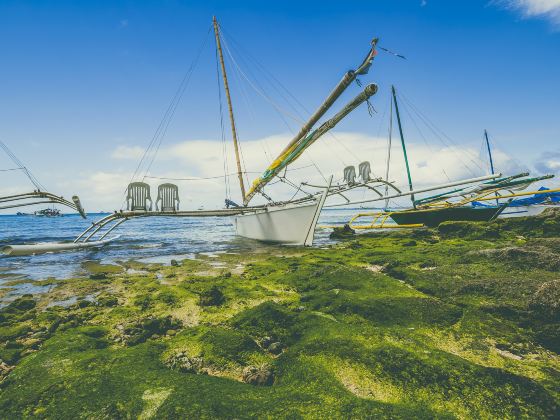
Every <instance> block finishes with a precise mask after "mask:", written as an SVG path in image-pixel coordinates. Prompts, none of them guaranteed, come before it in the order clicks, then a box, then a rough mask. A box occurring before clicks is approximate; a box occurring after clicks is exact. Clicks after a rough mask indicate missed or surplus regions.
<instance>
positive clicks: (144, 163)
mask: <svg viewBox="0 0 560 420" xmlns="http://www.w3.org/2000/svg"><path fill="white" fill-rule="evenodd" d="M211 31H212V26H210V27H209V28H208V32H207V34H206V37H205V38H204V40H203V41H202V44H201V46H200V47H199V49H198V52H197V54H196V55H195V58H194V60H193V61H192V63H191V65H190V67H189V68H188V70H187V71H186V73H185V75H184V76H183V79H182V80H181V83H180V84H179V87H178V88H177V90H176V92H175V94H174V95H173V98H172V100H171V102H170V103H169V105H168V107H167V109H166V111H165V113H164V115H163V117H162V119H161V121H160V123H159V124H158V127H157V128H156V131H155V132H154V134H153V136H152V139H151V140H150V142H149V143H148V147H147V148H146V149H145V150H144V153H143V155H142V157H141V159H140V161H139V162H138V165H137V166H136V169H135V170H134V172H133V174H132V176H131V178H130V181H129V183H132V182H133V181H134V179H135V178H136V177H137V176H139V175H140V174H141V173H142V172H143V173H144V176H143V177H142V181H144V179H145V178H146V177H147V175H148V172H149V170H150V168H151V166H152V164H153V162H154V159H155V157H156V155H157V153H158V151H159V148H160V146H161V143H162V141H163V138H164V136H165V134H166V132H167V128H168V127H169V124H170V122H171V120H172V119H173V116H174V114H175V111H176V110H177V106H178V105H179V102H180V101H181V98H182V97H183V94H184V93H185V90H186V89H187V86H188V85H189V82H190V79H191V76H192V74H193V71H194V69H195V67H196V65H197V64H198V61H199V59H200V56H201V54H202V51H203V49H204V47H205V46H206V44H207V42H208V38H209V35H210V33H211ZM150 152H152V157H151V159H150V157H149V155H150ZM148 160H149V161H148ZM127 188H128V186H127V187H126V188H125V190H124V191H123V195H124V196H126V193H127ZM125 201H126V199H125ZM125 201H123V204H124V202H125Z"/></svg>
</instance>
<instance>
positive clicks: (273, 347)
mask: <svg viewBox="0 0 560 420" xmlns="http://www.w3.org/2000/svg"><path fill="white" fill-rule="evenodd" d="M267 350H268V351H269V352H270V353H272V354H275V355H278V354H280V353H282V350H284V345H283V344H282V343H281V342H279V341H275V342H274V343H271V344H270V345H269V346H268V348H267Z"/></svg>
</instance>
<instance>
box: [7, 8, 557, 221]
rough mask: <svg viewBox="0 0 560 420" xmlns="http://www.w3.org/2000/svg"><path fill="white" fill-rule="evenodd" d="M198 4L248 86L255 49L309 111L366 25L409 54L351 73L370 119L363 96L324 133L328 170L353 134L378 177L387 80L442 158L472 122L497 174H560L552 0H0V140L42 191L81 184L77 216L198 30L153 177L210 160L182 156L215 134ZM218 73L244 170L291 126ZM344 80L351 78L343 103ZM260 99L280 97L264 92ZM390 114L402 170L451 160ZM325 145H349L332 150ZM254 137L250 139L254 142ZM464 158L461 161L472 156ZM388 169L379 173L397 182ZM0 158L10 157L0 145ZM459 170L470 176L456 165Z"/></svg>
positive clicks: (152, 108)
mask: <svg viewBox="0 0 560 420" xmlns="http://www.w3.org/2000/svg"><path fill="white" fill-rule="evenodd" d="M213 15H217V16H218V18H219V20H220V22H221V25H222V27H223V29H224V37H225V39H226V42H227V43H228V45H230V47H231V50H232V52H233V56H234V58H236V59H237V60H239V64H240V67H241V68H242V70H243V69H244V70H245V71H246V72H247V74H248V75H249V72H252V73H251V74H254V75H255V78H256V80H258V79H260V80H261V81H262V80H264V78H265V76H263V73H261V72H259V71H258V69H257V68H256V67H252V66H250V65H246V66H245V67H244V65H243V63H245V64H251V63H252V62H253V61H251V60H252V59H253V58H256V60H258V62H259V63H261V64H262V65H263V66H264V67H265V68H266V69H267V70H268V71H269V72H270V73H272V74H273V75H274V76H275V77H276V78H277V79H278V80H280V81H281V83H282V85H283V86H285V87H286V88H287V89H288V90H289V91H290V92H291V93H292V94H293V95H294V96H295V97H297V99H298V101H299V102H300V103H301V104H303V105H304V106H305V108H306V109H307V110H309V111H311V110H313V109H314V108H315V107H316V106H317V105H318V104H319V103H320V102H321V100H322V99H323V98H324V97H325V96H326V94H327V93H328V92H329V91H330V89H331V88H332V87H333V86H334V85H335V84H336V82H337V81H338V80H339V79H340V77H341V76H342V74H343V73H344V72H345V71H346V70H347V69H349V68H352V67H353V66H355V65H356V64H358V62H359V61H360V60H361V59H362V57H363V56H364V55H365V53H366V51H367V48H368V43H369V40H370V39H371V38H372V37H373V36H379V37H380V38H381V42H380V44H381V45H382V46H385V47H387V48H390V49H392V50H394V51H397V52H399V53H401V54H404V55H405V56H406V57H407V60H406V61H405V60H399V59H397V58H395V57H393V56H391V55H387V54H382V53H380V55H379V56H378V58H377V59H376V62H375V64H374V67H373V68H372V71H371V73H370V75H368V76H367V77H364V78H363V81H364V82H375V83H377V84H378V85H379V86H380V90H379V94H378V96H377V97H376V98H374V100H373V101H372V103H373V105H374V106H375V108H376V109H377V111H378V113H377V114H376V115H374V117H373V118H371V117H370V116H369V115H368V113H367V111H366V109H365V107H364V108H362V109H359V110H358V111H356V112H355V113H354V114H352V115H351V116H350V117H349V118H348V119H347V120H346V121H344V122H343V123H342V124H341V125H340V126H339V127H338V128H337V130H338V132H339V133H340V138H338V139H337V140H336V141H333V140H332V139H331V140H328V141H325V144H324V146H321V145H317V146H314V147H318V148H321V147H324V148H329V147H331V148H333V149H334V150H333V151H332V152H333V154H338V155H339V156H338V157H337V159H338V160H340V162H338V161H337V160H336V159H334V161H335V162H336V163H337V165H338V166H342V164H343V163H351V164H357V162H354V161H353V158H354V157H356V155H358V157H361V156H362V153H361V152H362V150H361V149H362V148H363V147H365V146H364V145H368V146H371V145H372V144H373V143H374V142H375V141H378V142H379V144H378V145H377V146H376V147H377V149H374V148H372V149H371V150H372V153H373V152H374V151H376V153H377V154H378V156H372V157H371V160H373V161H374V162H375V160H376V159H377V160H378V162H377V164H376V165H374V171H376V169H377V173H378V174H380V172H383V170H382V169H381V166H382V163H383V159H381V157H383V158H384V152H383V151H382V150H381V149H382V148H381V146H382V144H381V143H380V142H381V140H380V139H378V137H379V136H380V135H383V134H384V133H385V128H383V127H384V126H383V124H382V116H383V114H384V112H385V111H386V107H387V103H388V96H387V95H388V89H389V86H390V85H391V84H395V85H396V86H397V88H398V89H399V91H401V92H402V93H403V94H405V95H406V97H407V98H409V99H410V100H411V101H412V102H413V103H414V105H416V106H417V107H418V108H419V109H421V110H422V112H423V113H425V114H426V115H427V116H429V118H430V119H431V120H432V121H434V122H435V123H436V125H437V126H438V127H439V128H440V129H441V130H442V131H444V132H445V133H446V134H447V135H449V137H451V138H452V139H453V140H454V142H455V144H456V145H457V147H458V149H457V150H456V151H455V152H454V154H453V155H457V154H458V153H459V154H460V153H461V151H460V147H465V148H469V150H470V152H468V153H471V152H472V153H475V152H478V151H479V149H480V146H481V140H482V137H481V136H482V131H483V129H484V128H487V129H488V130H489V132H490V133H491V136H492V139H493V141H494V142H495V148H496V149H497V152H496V153H497V155H498V161H499V163H501V164H502V165H503V167H504V168H515V167H528V168H530V169H532V170H540V171H558V170H560V146H559V144H560V143H559V140H560V122H559V117H558V115H559V111H560V81H559V77H558V74H559V73H558V69H559V68H560V2H559V1H557V0H510V1H508V0H505V1H489V0H480V1H479V0H469V1H444V0H439V1H437V0H427V1H421V0H408V1H407V0H401V1H388V0H369V1H348V2H341V1H320V2H319V1H317V2H316V1H297V2H295V1H282V2H263V1H235V2H231V1H204V2H202V1H200V2H195V1H142V2H133V1H111V2H105V1H98V2H91V1H56V2H55V1H50V2H49V1H7V0H4V1H2V2H0V37H1V39H2V40H3V42H2V43H1V44H0V54H1V57H2V65H1V66H0V83H2V88H1V92H2V95H1V98H2V100H1V101H0V139H2V140H3V141H4V142H5V143H7V144H8V145H9V146H10V147H11V148H12V150H13V151H14V152H15V153H16V154H17V155H18V156H19V157H20V158H21V159H22V160H23V161H24V162H26V164H27V165H28V166H29V167H30V168H31V169H32V170H33V172H34V173H35V174H36V176H37V177H38V178H39V179H40V180H41V181H42V182H43V184H46V185H47V186H48V187H49V189H51V190H53V191H55V192H59V193H62V194H64V195H66V196H69V195H71V194H72V193H79V194H80V195H81V196H82V200H83V201H84V202H85V203H89V205H87V204H86V205H87V206H88V208H89V209H91V210H98V209H111V208H116V207H118V206H119V205H120V201H119V200H118V196H119V194H120V191H122V189H123V188H124V186H125V185H126V182H127V180H128V178H129V176H130V173H131V172H132V171H133V170H134V168H135V166H136V163H137V159H138V150H140V148H142V147H145V146H146V145H147V144H148V142H149V141H150V139H151V138H152V136H153V133H154V131H155V129H156V127H157V125H158V124H159V122H160V120H161V118H162V115H163V113H164V111H165V109H166V107H167V105H168V104H169V101H170V100H171V98H172V96H173V94H174V92H175V91H176V89H177V86H178V85H179V83H180V81H181V78H182V77H183V75H184V74H185V72H186V70H187V68H188V67H189V66H190V64H191V62H192V61H193V58H194V56H195V55H196V52H197V51H198V49H199V48H200V45H201V44H202V43H203V42H204V40H205V39H206V38H207V45H206V46H205V48H204V49H203V52H202V55H201V58H200V61H199V63H198V65H197V68H196V69H195V71H194V72H193V76H192V79H191V82H190V84H189V86H188V87H187V90H186V92H185V94H184V97H183V99H182V102H181V103H180V105H179V106H178V108H177V111H176V113H175V118H174V119H173V121H172V123H171V125H170V126H169V130H168V132H167V135H166V136H165V139H164V143H163V145H162V149H161V150H162V156H163V157H162V159H161V161H160V160H158V163H157V165H156V166H155V167H154V169H153V171H156V169H157V170H158V171H159V172H157V174H164V175H171V174H176V175H177V176H185V177H187V176H208V175H209V174H211V173H214V172H216V171H218V169H217V168H219V165H217V162H213V163H212V162H211V161H212V156H211V155H212V153H215V151H214V149H212V151H211V152H210V156H206V157H204V156H203V157H204V158H203V159H202V161H203V162H202V163H201V162H200V161H197V159H196V158H195V157H196V156H192V155H193V154H198V153H200V154H202V155H204V151H203V150H202V149H208V147H207V146H208V143H211V142H214V143H216V140H218V139H219V138H220V136H221V131H220V124H219V113H218V102H217V84H216V83H217V82H216V67H215V66H216V63H215V60H214V44H213V39H212V38H211V35H208V29H209V27H210V24H211V19H212V16H213ZM237 53H239V55H237ZM251 57H252V58H251ZM229 64H230V65H231V64H232V63H229ZM230 78H231V79H232V94H233V98H234V102H235V105H236V116H237V119H238V124H239V135H240V138H241V141H242V144H244V147H247V153H246V158H247V159H249V160H250V162H247V169H248V170H249V169H252V170H258V169H259V168H262V167H263V166H264V164H265V163H266V162H267V157H265V156H262V157H261V158H258V156H259V155H258V152H257V151H256V149H258V147H257V146H255V145H256V144H257V143H258V142H259V139H263V138H269V139H268V140H267V142H268V145H267V146H266V147H269V148H270V150H272V152H271V151H270V150H269V153H273V151H274V150H276V149H277V148H278V147H281V145H282V143H283V142H285V141H286V140H287V139H288V138H289V134H290V131H289V129H288V127H287V126H286V125H285V124H284V122H283V121H282V119H280V118H279V117H278V115H277V114H276V112H275V111H274V110H273V109H272V108H271V107H270V106H268V104H267V103H266V101H263V100H262V98H260V97H259V95H258V94H256V93H255V92H253V91H251V89H250V87H249V86H248V85H247V84H246V82H243V80H242V77H241V76H239V75H237V74H236V73H235V71H233V70H232V74H230ZM269 87H270V86H269ZM358 91H359V88H358V87H357V86H353V87H352V88H351V89H349V92H348V94H347V95H346V96H345V97H344V99H345V100H346V99H348V98H350V97H351V96H353V95H355V94H356V93H357V92H358ZM267 93H268V94H270V96H271V97H272V98H273V99H275V100H278V101H281V98H277V97H276V96H275V91H274V90H273V89H272V90H270V91H267ZM302 115H304V116H305V112H304V111H302ZM287 119H288V121H289V124H288V125H289V126H290V128H291V129H292V130H294V129H297V123H295V122H293V121H290V119H289V117H288V118H287ZM403 120H404V125H405V129H406V133H407V137H408V141H409V142H410V144H411V146H410V147H411V153H412V155H413V158H414V156H415V157H416V166H417V167H415V168H413V171H414V170H416V171H417V172H418V177H419V178H420V179H421V181H422V182H428V180H429V178H430V176H433V175H434V172H433V171H432V172H429V171H428V169H422V168H429V169H433V170H434V171H436V172H437V171H438V170H439V167H440V166H442V165H443V166H445V165H446V164H448V165H451V166H453V165H457V164H456V163H452V162H444V161H443V160H446V159H447V158H446V156H450V155H449V154H446V153H444V152H445V151H443V152H442V150H441V149H442V148H444V146H445V145H443V144H441V143H438V141H439V140H437V139H434V138H431V136H430V132H429V131H425V132H424V135H425V136H426V137H427V143H429V144H424V140H423V139H422V136H421V134H420V133H419V132H418V131H417V130H416V129H415V126H414V125H413V123H412V121H409V120H407V115H404V116H403ZM380 127H382V128H380ZM226 128H227V127H226ZM226 135H227V136H228V137H227V138H229V131H226ZM352 135H353V137H352ZM341 141H345V142H347V146H348V147H352V148H354V153H349V154H348V157H341V156H342V154H343V153H342V152H343V151H344V149H345V147H344V146H341V145H340V144H339V143H340V142H341ZM360 141H362V143H360ZM189 142H191V144H190V145H189ZM205 142H206V143H205ZM253 143H254V144H253ZM261 143H262V142H261ZM216 144H218V143H216ZM329 144H331V146H329ZM193 145H198V147H199V148H196V147H195V146H193ZM251 147H253V149H255V150H253V151H250V149H251ZM337 147H338V148H339V149H340V153H338V152H337V149H336V148H337ZM341 147H342V148H341ZM415 147H416V150H415ZM264 149H265V147H262V145H261V148H260V149H259V151H260V152H262V151H263V150H264ZM201 150H202V151H201ZM216 150H219V148H218V149H216ZM415 151H416V155H415V154H414V152H415ZM316 152H317V153H319V152H318V151H316ZM345 152H347V150H346V151H345ZM440 152H441V153H440ZM180 153H185V154H186V155H184V156H183V155H182V156H181V157H178V156H179V154H180ZM472 153H471V154H472ZM381 155H383V156H381ZM166 156H167V157H166ZM469 156H470V155H469ZM316 157H317V158H321V159H326V157H327V156H326V155H325V156H324V155H322V154H319V156H316ZM175 158H176V159H175ZM205 159H206V161H208V162H210V163H209V164H208V165H207V166H205V164H204V161H205ZM438 159H439V161H438ZM218 160H219V159H218ZM465 160H468V161H469V162H467V164H468V165H471V163H470V160H472V159H470V158H468V159H465ZM230 164H231V162H230ZM396 165H397V166H395V168H396V169H395V175H394V176H395V179H399V180H400V176H401V174H400V171H399V170H398V168H399V166H398V163H396ZM481 165H482V163H481ZM0 167H10V164H9V162H7V160H6V159H5V158H4V157H3V156H0ZM330 168H331V167H330V166H328V165H327V169H328V170H330ZM333 170H334V169H333ZM449 170H450V168H447V171H448V172H449ZM502 170H503V169H502ZM422 171H424V172H422ZM154 173H155V172H153V174H154ZM219 174H220V173H218V175H219ZM463 175H470V174H468V173H459V172H458V173H457V174H456V176H463ZM25 185H26V181H25V179H24V178H22V177H19V178H17V177H14V175H10V176H4V175H2V173H0V191H13V190H16V189H26V187H25ZM186 188H189V187H188V186H187V187H186ZM216 188H217V190H216V193H215V194H214V195H215V197H214V196H212V198H209V199H207V200H205V199H203V198H201V201H202V202H205V203H214V202H217V200H218V196H219V195H220V194H222V195H223V193H222V192H223V189H219V188H218V187H217V186H216ZM199 189H201V190H202V191H204V190H205V188H203V187H192V188H191V192H192V195H193V196H194V193H195V192H196V193H197V194H198V192H199ZM193 200H194V199H193ZM193 203H194V201H193Z"/></svg>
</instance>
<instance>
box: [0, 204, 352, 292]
mask: <svg viewBox="0 0 560 420" xmlns="http://www.w3.org/2000/svg"><path fill="white" fill-rule="evenodd" d="M355 213H356V211H355V210H324V211H323V213H322V214H321V218H320V220H319V225H321V224H339V223H344V222H347V221H348V219H349V218H350V217H351V216H352V215H353V214H355ZM101 217H103V214H90V215H88V219H87V220H84V219H82V218H81V217H79V216H78V215H74V214H72V215H64V216H63V217H53V218H47V217H32V216H15V215H0V247H1V246H2V245H6V244H19V243H33V242H56V241H71V240H73V239H74V238H75V237H76V236H78V235H79V234H80V233H81V232H82V231H83V230H84V229H86V228H87V227H88V226H89V225H90V224H91V223H92V221H94V220H97V219H99V218H101ZM233 221H234V219H233V218H217V217H216V218H138V219H132V220H129V221H127V222H126V223H124V224H123V225H121V226H120V227H119V228H118V229H117V231H116V232H115V235H117V234H118V235H120V236H119V238H118V239H116V240H115V241H113V242H111V243H110V244H108V245H106V246H104V247H102V248H98V249H91V250H83V251H76V252H62V253H56V254H43V255H36V256H24V257H6V256H0V289H1V288H5V287H6V284H5V283H6V282H11V281H14V280H18V279H19V280H21V279H28V280H31V281H32V280H41V279H47V278H49V277H55V278H57V279H61V278H62V279H63V278H69V277H72V276H75V275H80V274H83V273H84V271H83V269H82V268H81V263H82V262H83V261H85V260H96V261H100V262H102V263H115V262H117V261H123V260H130V259H134V260H136V261H145V262H161V263H169V262H170V261H171V260H172V259H185V258H193V257H194V256H195V255H196V254H199V253H210V254H212V253H216V252H225V251H228V252H243V251H251V250H256V249H262V248H266V247H271V245H265V244H262V243H260V242H257V241H253V240H250V239H246V238H241V237H239V236H236V235H235V228H234V225H233ZM329 233H330V230H325V229H317V231H316V234H315V246H324V245H325V244H328V243H332V242H333V241H332V240H330V239H329ZM10 289H11V291H10V292H9V293H8V294H7V295H5V296H4V297H1V296H0V302H1V301H2V300H11V299H13V298H14V297H15V296H17V295H19V294H21V293H30V292H31V293H35V292H37V291H38V290H37V289H36V288H34V287H33V286H32V284H30V283H21V284H18V285H13V286H10Z"/></svg>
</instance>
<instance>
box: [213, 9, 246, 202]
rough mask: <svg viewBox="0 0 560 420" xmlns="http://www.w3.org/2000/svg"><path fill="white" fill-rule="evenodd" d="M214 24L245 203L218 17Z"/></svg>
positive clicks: (242, 190)
mask: <svg viewBox="0 0 560 420" xmlns="http://www.w3.org/2000/svg"><path fill="white" fill-rule="evenodd" d="M212 23H213V24H214V34H215V35H216V48H217V49H218V55H219V57H220V64H221V67H222V77H223V79H224V89H225V91H226V98H227V103H228V110H229V120H230V122H231V134H232V136H233V146H234V149H235V160H236V162H237V178H239V187H240V188H241V197H242V198H243V201H245V184H244V183H243V171H242V169H241V160H240V159H239V144H238V141H237V130H236V129H235V119H234V117H233V107H232V105H231V96H230V94H229V84H228V80H227V74H226V65H225V63H224V55H223V54H222V44H221V42H220V28H219V26H218V20H217V19H216V16H214V17H213V18H212Z"/></svg>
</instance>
